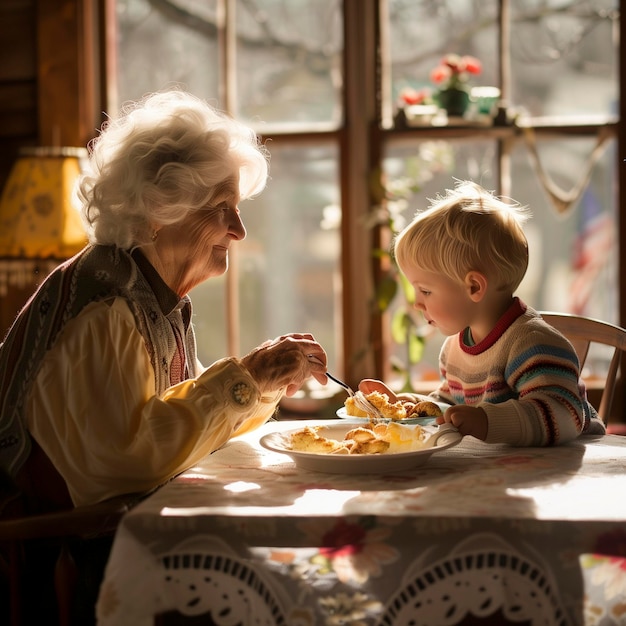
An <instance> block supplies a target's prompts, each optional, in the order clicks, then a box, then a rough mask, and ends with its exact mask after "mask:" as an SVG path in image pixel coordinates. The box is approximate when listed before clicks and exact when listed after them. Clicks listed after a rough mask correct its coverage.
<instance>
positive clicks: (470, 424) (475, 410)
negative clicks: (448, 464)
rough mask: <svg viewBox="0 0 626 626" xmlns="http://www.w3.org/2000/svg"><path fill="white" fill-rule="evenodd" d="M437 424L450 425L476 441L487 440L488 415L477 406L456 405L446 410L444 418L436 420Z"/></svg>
mask: <svg viewBox="0 0 626 626" xmlns="http://www.w3.org/2000/svg"><path fill="white" fill-rule="evenodd" d="M436 422H437V424H445V423H450V424H452V425H453V426H455V427H456V428H457V430H458V431H459V432H460V433H461V434H462V435H472V437H476V439H482V440H483V441H484V440H485V439H486V438H487V428H488V424H487V414H486V413H485V412H484V411H483V409H481V408H480V407H477V406H467V405H466V404H455V405H454V406H451V407H450V408H448V409H446V412H445V413H444V414H443V416H442V417H438V418H437V419H436Z"/></svg>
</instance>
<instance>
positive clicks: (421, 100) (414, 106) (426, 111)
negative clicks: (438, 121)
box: [398, 87, 438, 126]
mask: <svg viewBox="0 0 626 626" xmlns="http://www.w3.org/2000/svg"><path fill="white" fill-rule="evenodd" d="M398 109H399V111H402V112H403V114H404V121H405V122H406V124H407V125H408V126H428V125H429V124H430V123H431V122H432V119H433V118H434V117H435V115H436V114H437V111H438V107H437V106H436V105H435V104H433V98H432V95H431V90H430V89H429V88H428V87H424V88H422V89H414V88H413V87H405V88H404V89H402V90H401V91H400V93H399V94H398Z"/></svg>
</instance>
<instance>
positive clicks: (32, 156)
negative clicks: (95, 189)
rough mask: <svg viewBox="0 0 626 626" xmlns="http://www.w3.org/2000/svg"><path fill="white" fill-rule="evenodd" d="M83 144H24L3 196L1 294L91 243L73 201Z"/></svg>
mask: <svg viewBox="0 0 626 626" xmlns="http://www.w3.org/2000/svg"><path fill="white" fill-rule="evenodd" d="M86 156H87V151H86V150H85V149H82V148H64V147H55V148H45V147H41V148H25V149H22V150H21V151H20V153H19V155H18V159H17V161H16V162H15V164H14V166H13V169H12V170H11V173H10V174H9V178H8V179H7V182H6V185H5V187H4V190H3V192H2V198H1V200H0V297H2V296H6V295H7V291H8V286H9V285H12V286H15V287H16V288H18V289H24V288H25V287H27V286H28V285H32V284H33V283H34V282H35V281H34V280H33V279H34V278H35V279H39V280H41V279H43V277H44V276H45V275H46V274H47V273H48V272H49V271H50V270H51V269H52V268H53V267H55V266H56V265H58V264H59V263H60V262H61V261H64V260H65V259H68V258H69V257H71V256H73V255H74V254H76V253H77V252H78V251H79V250H81V249H82V248H83V247H84V246H85V244H86V243H87V237H86V234H85V229H84V228H83V225H82V221H81V218H80V214H79V212H78V210H77V208H76V206H75V202H74V200H73V193H74V186H75V183H76V180H77V178H78V176H79V174H80V171H81V163H80V162H81V159H84V158H85V157H86Z"/></svg>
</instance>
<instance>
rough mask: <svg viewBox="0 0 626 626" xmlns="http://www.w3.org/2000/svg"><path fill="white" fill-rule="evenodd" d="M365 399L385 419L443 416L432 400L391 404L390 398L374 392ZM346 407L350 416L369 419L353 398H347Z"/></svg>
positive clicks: (400, 401) (399, 401)
mask: <svg viewBox="0 0 626 626" xmlns="http://www.w3.org/2000/svg"><path fill="white" fill-rule="evenodd" d="M365 397H366V398H367V399H368V400H369V401H370V402H371V403H372V404H373V405H374V406H375V407H376V408H377V409H378V410H379V411H380V413H381V415H382V416H383V417H386V418H388V419H391V420H403V419H406V418H415V417H428V416H432V417H438V416H439V415H442V412H441V409H440V408H439V405H437V404H435V403H434V402H431V401H430V400H422V401H420V402H409V401H407V400H398V401H397V402H390V401H389V396H388V395H387V394H386V393H382V392H380V391H372V393H368V394H365ZM344 405H345V407H346V413H347V414H348V415H351V416H353V417H368V415H367V413H366V412H365V411H363V410H361V409H360V408H359V407H357V406H356V404H355V401H354V398H353V397H349V398H346V401H345V402H344Z"/></svg>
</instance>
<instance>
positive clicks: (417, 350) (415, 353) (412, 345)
mask: <svg viewBox="0 0 626 626" xmlns="http://www.w3.org/2000/svg"><path fill="white" fill-rule="evenodd" d="M425 344H426V339H424V337H423V336H422V335H418V334H417V333H410V334H409V363H410V364H411V365H415V364H416V363H419V362H420V361H421V360H422V357H423V356H424V345H425Z"/></svg>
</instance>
